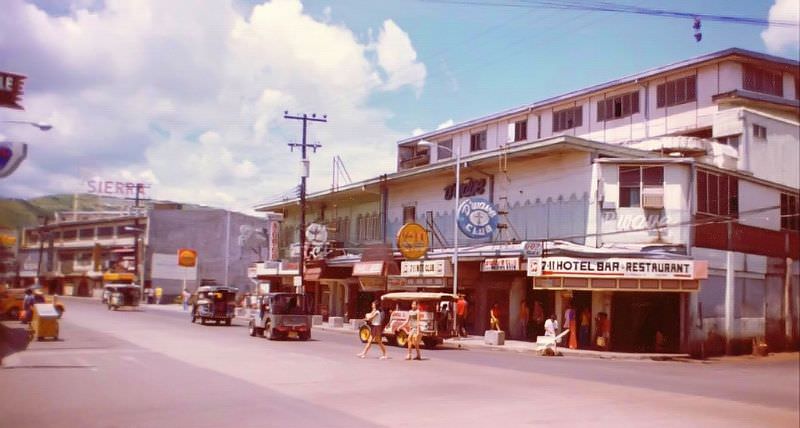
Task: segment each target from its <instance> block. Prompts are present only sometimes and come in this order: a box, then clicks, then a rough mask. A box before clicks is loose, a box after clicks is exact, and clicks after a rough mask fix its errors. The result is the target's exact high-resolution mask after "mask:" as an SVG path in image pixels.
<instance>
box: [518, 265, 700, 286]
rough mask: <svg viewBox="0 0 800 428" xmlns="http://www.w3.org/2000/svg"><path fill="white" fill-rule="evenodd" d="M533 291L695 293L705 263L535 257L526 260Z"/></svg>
mask: <svg viewBox="0 0 800 428" xmlns="http://www.w3.org/2000/svg"><path fill="white" fill-rule="evenodd" d="M528 276H529V277H532V278H533V287H534V288H543V289H548V288H549V289H604V290H614V289H617V290H631V291H698V290H699V289H700V280H701V279H706V278H708V262H707V261H704V260H703V261H701V260H677V259H634V258H602V259H592V258H577V257H536V258H529V259H528Z"/></svg>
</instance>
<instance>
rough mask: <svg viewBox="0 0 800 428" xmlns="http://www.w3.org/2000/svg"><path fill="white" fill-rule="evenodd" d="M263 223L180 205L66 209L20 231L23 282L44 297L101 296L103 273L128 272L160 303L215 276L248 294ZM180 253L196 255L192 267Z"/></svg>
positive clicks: (261, 248) (260, 255)
mask: <svg viewBox="0 0 800 428" xmlns="http://www.w3.org/2000/svg"><path fill="white" fill-rule="evenodd" d="M265 226H266V222H265V221H264V219H263V218H260V217H254V216H248V215H244V214H240V213H235V212H230V211H225V210H219V209H210V208H202V207H199V208H198V207H184V206H182V205H181V204H172V203H170V204H164V203H157V204H152V206H150V207H148V208H131V209H129V210H124V211H111V212H97V211H87V212H64V213H56V214H55V217H54V218H53V219H51V220H49V221H48V222H47V224H42V225H41V226H39V227H33V228H28V229H25V230H24V231H23V234H22V236H23V238H22V242H21V245H20V248H19V253H20V254H19V257H20V266H21V269H20V272H19V276H20V282H21V284H20V285H22V286H27V285H30V284H33V283H34V282H37V280H38V282H39V283H40V284H42V286H44V287H45V288H46V289H47V290H48V292H50V293H57V294H63V295H76V296H91V295H99V293H100V291H101V290H102V280H103V273H105V272H129V273H133V274H135V275H136V276H137V277H138V278H140V279H141V283H142V284H143V285H144V287H145V288H161V289H162V290H163V299H162V301H163V302H167V301H170V300H171V299H172V298H173V297H175V296H178V295H179V294H180V292H181V289H182V287H183V286H184V285H186V286H187V287H188V288H189V289H190V290H192V289H194V287H196V286H197V285H198V284H199V282H200V280H203V279H212V280H215V281H217V282H219V283H226V284H231V285H235V286H238V287H240V288H242V291H248V290H249V289H250V288H251V287H252V286H253V284H252V282H251V281H250V280H249V278H248V277H247V268H248V266H249V265H250V264H252V263H254V262H256V261H261V260H263V259H264V258H265V252H266V247H267V246H268V245H267V241H266V239H267V238H266V236H265V234H264V232H263V229H264V227H265ZM180 248H190V249H194V250H195V251H197V253H198V262H197V266H195V267H192V268H185V267H181V266H179V265H178V263H177V252H178V249H180Z"/></svg>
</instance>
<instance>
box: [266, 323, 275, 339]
mask: <svg viewBox="0 0 800 428" xmlns="http://www.w3.org/2000/svg"><path fill="white" fill-rule="evenodd" d="M264 337H266V338H267V340H275V332H274V331H273V330H272V324H270V323H269V322H267V325H266V326H264Z"/></svg>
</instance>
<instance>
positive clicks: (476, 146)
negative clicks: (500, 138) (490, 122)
mask: <svg viewBox="0 0 800 428" xmlns="http://www.w3.org/2000/svg"><path fill="white" fill-rule="evenodd" d="M479 150H486V131H480V132H476V133H474V134H471V135H470V136H469V151H471V152H477V151H479Z"/></svg>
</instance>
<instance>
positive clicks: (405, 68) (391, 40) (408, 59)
mask: <svg viewBox="0 0 800 428" xmlns="http://www.w3.org/2000/svg"><path fill="white" fill-rule="evenodd" d="M375 51H376V52H377V54H378V64H380V66H381V68H383V70H384V71H385V72H386V74H387V76H388V80H387V82H386V85H385V88H386V89H387V90H394V89H398V88H400V87H403V86H405V85H410V86H412V87H414V88H415V89H416V91H417V94H418V95H419V93H420V91H422V87H423V86H424V84H425V76H426V74H427V70H426V68H425V64H422V63H420V62H418V61H417V52H416V50H414V46H413V45H412V44H411V39H410V38H409V37H408V34H406V32H405V31H403V30H402V29H401V28H400V27H399V26H398V25H397V24H395V22H394V21H392V20H391V19H387V20H386V21H384V22H383V28H381V32H380V34H378V41H377V43H376V44H375Z"/></svg>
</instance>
